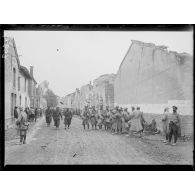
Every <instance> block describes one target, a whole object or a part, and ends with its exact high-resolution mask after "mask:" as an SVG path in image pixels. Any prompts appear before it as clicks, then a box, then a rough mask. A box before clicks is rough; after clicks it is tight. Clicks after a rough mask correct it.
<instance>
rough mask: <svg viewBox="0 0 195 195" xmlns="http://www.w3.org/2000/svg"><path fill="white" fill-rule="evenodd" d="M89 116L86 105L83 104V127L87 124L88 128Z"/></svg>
mask: <svg viewBox="0 0 195 195" xmlns="http://www.w3.org/2000/svg"><path fill="white" fill-rule="evenodd" d="M89 117H90V113H89V110H88V107H87V106H85V108H84V110H83V112H82V114H81V118H82V125H83V128H84V129H85V126H87V128H88V129H89V119H90V118H89Z"/></svg>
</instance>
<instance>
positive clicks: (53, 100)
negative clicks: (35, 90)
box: [44, 89, 58, 107]
mask: <svg viewBox="0 0 195 195" xmlns="http://www.w3.org/2000/svg"><path fill="white" fill-rule="evenodd" d="M44 98H45V99H46V100H47V106H50V107H56V106H57V105H58V101H57V96H56V95H55V94H54V92H53V91H52V90H51V89H48V90H47V92H46V94H45V95H44Z"/></svg>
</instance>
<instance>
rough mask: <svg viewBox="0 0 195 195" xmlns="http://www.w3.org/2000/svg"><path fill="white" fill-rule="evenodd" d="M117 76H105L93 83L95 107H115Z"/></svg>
mask: <svg viewBox="0 0 195 195" xmlns="http://www.w3.org/2000/svg"><path fill="white" fill-rule="evenodd" d="M115 76H116V75H115V74H105V75H102V76H100V77H98V78H97V79H95V80H94V81H93V98H92V99H93V100H92V102H93V105H94V106H95V107H97V108H99V107H100V106H103V108H105V107H106V106H109V107H110V108H113V107H114V80H115Z"/></svg>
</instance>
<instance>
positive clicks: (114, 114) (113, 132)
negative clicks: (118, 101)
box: [111, 108, 117, 135]
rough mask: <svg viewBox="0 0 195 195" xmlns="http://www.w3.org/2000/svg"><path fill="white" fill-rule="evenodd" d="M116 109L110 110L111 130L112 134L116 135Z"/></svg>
mask: <svg viewBox="0 0 195 195" xmlns="http://www.w3.org/2000/svg"><path fill="white" fill-rule="evenodd" d="M116 113H117V111H116V108H115V109H113V110H112V114H111V128H112V134H113V135H114V134H116V130H117V122H116Z"/></svg>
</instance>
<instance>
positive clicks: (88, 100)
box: [80, 83, 93, 110]
mask: <svg viewBox="0 0 195 195" xmlns="http://www.w3.org/2000/svg"><path fill="white" fill-rule="evenodd" d="M92 97H93V85H92V84H91V83H89V84H87V85H84V86H82V87H81V89H80V109H81V110H83V109H84V107H85V106H89V107H90V106H92Z"/></svg>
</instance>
